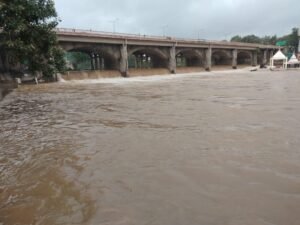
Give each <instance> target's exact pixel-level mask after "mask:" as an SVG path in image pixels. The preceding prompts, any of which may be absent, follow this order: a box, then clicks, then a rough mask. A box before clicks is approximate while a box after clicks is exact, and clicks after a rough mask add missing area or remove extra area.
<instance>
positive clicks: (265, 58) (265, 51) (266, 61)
mask: <svg viewBox="0 0 300 225" xmlns="http://www.w3.org/2000/svg"><path fill="white" fill-rule="evenodd" d="M267 54H268V51H267V50H264V52H263V60H262V63H263V65H267V63H268V59H267Z"/></svg>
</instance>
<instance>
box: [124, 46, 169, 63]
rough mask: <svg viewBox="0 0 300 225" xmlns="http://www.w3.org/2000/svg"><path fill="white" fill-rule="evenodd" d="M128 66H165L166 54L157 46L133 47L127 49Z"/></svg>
mask: <svg viewBox="0 0 300 225" xmlns="http://www.w3.org/2000/svg"><path fill="white" fill-rule="evenodd" d="M128 61H129V68H167V67H168V63H169V57H168V55H167V54H166V53H165V52H164V51H163V50H161V49H159V48H153V47H135V48H132V49H129V51H128Z"/></svg>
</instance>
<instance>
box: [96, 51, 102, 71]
mask: <svg viewBox="0 0 300 225" xmlns="http://www.w3.org/2000/svg"><path fill="white" fill-rule="evenodd" d="M95 61H96V66H95V69H96V70H101V66H100V56H99V54H96V57H95Z"/></svg>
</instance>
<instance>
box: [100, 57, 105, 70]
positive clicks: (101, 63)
mask: <svg viewBox="0 0 300 225" xmlns="http://www.w3.org/2000/svg"><path fill="white" fill-rule="evenodd" d="M99 69H100V70H104V59H103V58H102V57H99Z"/></svg>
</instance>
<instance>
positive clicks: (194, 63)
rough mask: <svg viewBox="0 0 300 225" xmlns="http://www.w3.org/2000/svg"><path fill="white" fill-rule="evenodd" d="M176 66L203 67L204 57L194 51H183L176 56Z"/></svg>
mask: <svg viewBox="0 0 300 225" xmlns="http://www.w3.org/2000/svg"><path fill="white" fill-rule="evenodd" d="M176 66H177V67H178V68H180V67H203V66H204V62H203V57H202V56H201V55H200V54H199V53H197V52H195V51H193V50H187V51H181V52H179V53H178V54H177V55H176Z"/></svg>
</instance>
